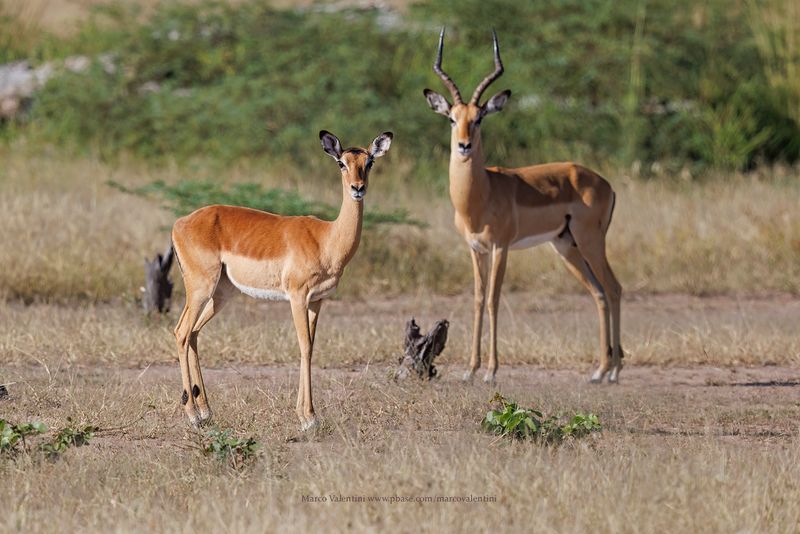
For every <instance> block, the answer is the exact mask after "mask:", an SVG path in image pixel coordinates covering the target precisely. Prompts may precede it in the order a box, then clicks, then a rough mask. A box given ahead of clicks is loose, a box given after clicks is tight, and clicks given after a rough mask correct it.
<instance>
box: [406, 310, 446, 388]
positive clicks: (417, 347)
mask: <svg viewBox="0 0 800 534" xmlns="http://www.w3.org/2000/svg"><path fill="white" fill-rule="evenodd" d="M449 326H450V323H449V322H447V320H446V319H442V320H441V321H437V322H436V324H435V325H433V328H432V329H431V331H430V332H428V333H427V334H425V335H422V334H421V333H420V328H419V326H418V325H417V322H416V321H415V320H414V318H413V317H412V318H411V320H410V321H408V323H406V338H405V350H404V353H403V356H401V357H400V358H399V360H398V362H399V364H400V366H399V367H398V368H397V371H395V374H394V377H395V378H406V377H407V376H408V375H409V374H411V373H414V374H416V375H417V376H418V377H419V378H422V379H425V380H430V379H431V378H434V377H435V376H436V366H435V365H433V359H434V358H436V357H437V356H438V355H439V354H441V353H442V351H443V350H444V345H445V343H447V329H448V327H449Z"/></svg>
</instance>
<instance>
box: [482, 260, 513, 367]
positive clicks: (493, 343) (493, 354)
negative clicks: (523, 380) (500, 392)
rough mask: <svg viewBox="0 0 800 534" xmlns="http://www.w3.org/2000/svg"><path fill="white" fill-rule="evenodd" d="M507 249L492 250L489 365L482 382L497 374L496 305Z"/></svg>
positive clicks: (504, 270)
mask: <svg viewBox="0 0 800 534" xmlns="http://www.w3.org/2000/svg"><path fill="white" fill-rule="evenodd" d="M507 259H508V249H507V248H501V247H495V248H494V250H493V251H492V273H491V277H490V279H489V367H488V368H487V369H486V375H485V376H484V377H483V381H484V382H493V381H494V377H495V375H496V374H497V367H498V362H497V307H498V305H499V304H500V290H501V289H502V287H503V277H504V276H505V273H506V260H507Z"/></svg>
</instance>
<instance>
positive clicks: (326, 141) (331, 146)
mask: <svg viewBox="0 0 800 534" xmlns="http://www.w3.org/2000/svg"><path fill="white" fill-rule="evenodd" d="M319 140H320V142H321V143H322V150H324V151H325V152H326V153H327V154H328V155H329V156H330V157H332V158H333V159H335V160H336V161H339V158H341V157H342V144H341V143H340V142H339V139H338V138H337V137H336V136H335V135H333V134H332V133H330V132H329V131H327V130H322V131H320V132H319Z"/></svg>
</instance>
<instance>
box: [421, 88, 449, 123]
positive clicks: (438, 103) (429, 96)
mask: <svg viewBox="0 0 800 534" xmlns="http://www.w3.org/2000/svg"><path fill="white" fill-rule="evenodd" d="M422 94H424V95H425V99H426V100H427V101H428V105H429V106H430V107H431V109H432V110H433V111H435V112H436V113H438V114H439V115H444V116H445V117H449V116H450V103H449V102H448V101H447V99H446V98H445V97H443V96H442V95H440V94H439V93H437V92H436V91H431V90H430V89H425V90H423V91H422Z"/></svg>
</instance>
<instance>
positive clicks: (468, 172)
mask: <svg viewBox="0 0 800 534" xmlns="http://www.w3.org/2000/svg"><path fill="white" fill-rule="evenodd" d="M472 144H473V148H472V152H471V153H470V155H469V157H468V158H466V159H465V158H464V156H462V155H461V154H459V153H458V150H457V149H456V148H455V147H456V143H455V141H453V143H452V147H451V150H450V200H451V201H452V203H453V207H454V208H455V210H456V212H457V213H458V214H459V215H461V217H462V218H463V219H464V221H465V222H466V223H468V224H469V226H470V228H471V229H472V230H473V231H477V230H478V229H479V227H480V226H481V220H482V218H483V213H484V211H485V209H486V204H487V203H488V202H489V192H490V187H489V176H488V175H487V174H486V167H485V162H484V159H483V146H482V145H481V137H480V135H476V136H475V140H474V141H473V143H472Z"/></svg>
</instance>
